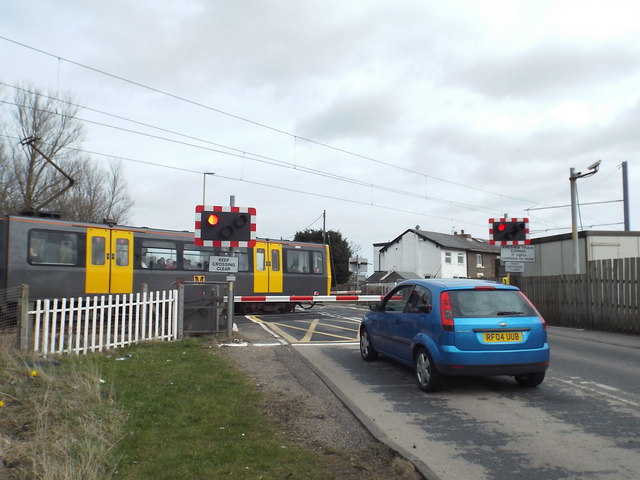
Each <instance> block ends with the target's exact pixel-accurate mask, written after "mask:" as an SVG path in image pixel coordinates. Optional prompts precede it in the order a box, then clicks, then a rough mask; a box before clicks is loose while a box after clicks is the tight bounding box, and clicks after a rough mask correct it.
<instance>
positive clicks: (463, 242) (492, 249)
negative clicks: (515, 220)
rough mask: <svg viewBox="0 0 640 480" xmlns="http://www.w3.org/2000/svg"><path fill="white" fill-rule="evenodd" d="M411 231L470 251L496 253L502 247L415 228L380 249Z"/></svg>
mask: <svg viewBox="0 0 640 480" xmlns="http://www.w3.org/2000/svg"><path fill="white" fill-rule="evenodd" d="M409 232H411V233H414V234H416V235H418V236H419V237H422V238H423V239H425V240H429V241H431V242H433V243H435V244H436V245H438V246H440V247H442V248H450V249H453V250H466V251H470V252H481V253H493V254H496V255H499V254H500V247H498V246H496V245H491V244H489V242H488V241H487V240H482V239H479V238H474V237H469V236H466V235H449V234H446V233H438V232H428V231H426V230H416V229H414V228H409V229H407V230H406V231H405V232H403V233H402V234H401V235H399V236H398V237H396V238H394V239H393V240H391V241H390V242H388V243H387V244H386V245H385V246H384V247H383V248H382V249H381V250H380V251H384V250H386V249H387V248H389V247H390V246H391V245H393V244H394V243H397V242H399V241H400V239H401V238H402V237H403V236H405V235H406V234H407V233H409Z"/></svg>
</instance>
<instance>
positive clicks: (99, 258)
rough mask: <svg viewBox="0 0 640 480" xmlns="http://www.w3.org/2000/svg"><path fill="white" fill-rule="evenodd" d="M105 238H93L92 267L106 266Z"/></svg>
mask: <svg viewBox="0 0 640 480" xmlns="http://www.w3.org/2000/svg"><path fill="white" fill-rule="evenodd" d="M105 240H106V239H105V238H104V237H92V238H91V265H104V263H105V261H106V260H105V257H106V250H105V245H106V243H105Z"/></svg>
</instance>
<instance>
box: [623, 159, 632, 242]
mask: <svg viewBox="0 0 640 480" xmlns="http://www.w3.org/2000/svg"><path fill="white" fill-rule="evenodd" d="M622 202H623V203H622V204H623V205H624V231H625V232H628V231H630V230H631V224H630V222H629V173H628V170H627V162H626V161H624V162H622Z"/></svg>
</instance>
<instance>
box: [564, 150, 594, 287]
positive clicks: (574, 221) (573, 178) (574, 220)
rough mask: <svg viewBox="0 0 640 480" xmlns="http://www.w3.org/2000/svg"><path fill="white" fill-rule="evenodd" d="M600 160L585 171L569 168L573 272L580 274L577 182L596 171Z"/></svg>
mask: <svg viewBox="0 0 640 480" xmlns="http://www.w3.org/2000/svg"><path fill="white" fill-rule="evenodd" d="M600 163H602V160H598V161H597V162H594V163H592V164H591V165H589V167H588V168H589V171H588V172H586V173H581V172H576V169H575V168H573V167H572V168H571V169H570V170H569V181H570V182H571V240H572V243H573V273H575V274H576V275H579V274H580V248H579V247H580V245H579V243H578V184H577V183H576V182H577V181H578V179H579V178H586V177H591V176H593V175H595V174H596V173H598V169H599V168H600Z"/></svg>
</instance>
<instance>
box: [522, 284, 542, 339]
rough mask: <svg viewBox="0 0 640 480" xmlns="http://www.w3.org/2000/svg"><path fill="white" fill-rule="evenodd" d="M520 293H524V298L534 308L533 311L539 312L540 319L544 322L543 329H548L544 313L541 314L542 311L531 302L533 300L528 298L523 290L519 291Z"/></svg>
mask: <svg viewBox="0 0 640 480" xmlns="http://www.w3.org/2000/svg"><path fill="white" fill-rule="evenodd" d="M518 293H519V294H520V295H522V298H524V300H525V302H527V303H528V304H529V305H530V306H531V308H533V311H534V312H536V313H537V314H538V317H540V321H541V322H542V329H543V330H546V329H547V322H545V320H544V317H543V316H542V315H540V312H539V311H538V309H537V308H536V307H535V305H534V304H533V303H532V302H531V300H529V299H528V298H527V296H526V295H525V294H524V293H522V292H518Z"/></svg>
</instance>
